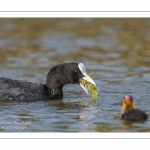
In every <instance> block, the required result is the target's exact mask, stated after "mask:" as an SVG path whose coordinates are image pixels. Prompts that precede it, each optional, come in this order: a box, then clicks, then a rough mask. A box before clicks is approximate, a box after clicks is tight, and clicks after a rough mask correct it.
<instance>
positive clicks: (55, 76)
mask: <svg viewBox="0 0 150 150" xmlns="http://www.w3.org/2000/svg"><path fill="white" fill-rule="evenodd" d="M81 79H84V80H86V81H88V82H90V83H92V84H94V85H96V84H95V82H94V81H93V80H92V79H91V78H90V77H89V76H88V75H87V73H86V68H85V66H84V65H83V64H82V63H73V62H72V63H63V64H59V65H57V66H55V67H53V68H52V69H50V71H49V72H48V75H47V79H46V83H45V84H42V83H33V82H27V81H20V80H12V79H8V78H0V100H46V99H62V98H63V91H62V89H63V86H64V85H66V84H80V86H81V87H82V88H83V89H84V90H85V91H86V92H87V93H88V89H87V88H86V86H85V85H84V84H83V83H81V82H80V80H81Z"/></svg>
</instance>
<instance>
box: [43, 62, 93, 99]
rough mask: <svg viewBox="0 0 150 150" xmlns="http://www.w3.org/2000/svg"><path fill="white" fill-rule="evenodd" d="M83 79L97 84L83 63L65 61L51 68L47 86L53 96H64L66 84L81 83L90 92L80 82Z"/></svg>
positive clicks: (84, 87) (83, 86) (82, 85)
mask: <svg viewBox="0 0 150 150" xmlns="http://www.w3.org/2000/svg"><path fill="white" fill-rule="evenodd" d="M81 79H84V80H86V81H88V82H90V83H92V84H94V85H96V84H95V82H94V81H93V79H92V78H91V77H89V76H88V75H87V72H86V68H85V66H84V65H83V64H82V63H63V64H60V65H57V66H55V67H53V68H52V69H50V71H49V73H48V75H47V80H46V87H47V88H48V92H49V95H50V97H51V98H62V97H63V92H62V88H63V86H64V85H65V84H79V85H80V86H81V87H82V88H83V89H84V90H85V91H86V92H87V93H88V89H87V88H86V86H85V85H84V84H83V83H82V82H80V80H81Z"/></svg>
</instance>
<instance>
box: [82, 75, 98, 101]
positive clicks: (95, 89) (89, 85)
mask: <svg viewBox="0 0 150 150" xmlns="http://www.w3.org/2000/svg"><path fill="white" fill-rule="evenodd" d="M92 73H93V72H92ZM92 73H90V74H89V76H91V75H92ZM80 82H81V83H82V84H83V85H85V86H87V88H88V90H89V91H90V92H91V93H92V99H94V100H97V99H98V90H99V88H98V87H97V86H95V85H94V84H92V83H90V82H88V81H86V80H84V79H81V80H80Z"/></svg>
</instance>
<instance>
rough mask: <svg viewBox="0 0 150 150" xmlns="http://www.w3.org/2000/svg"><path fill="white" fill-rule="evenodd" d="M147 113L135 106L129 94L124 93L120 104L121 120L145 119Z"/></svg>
mask: <svg viewBox="0 0 150 150" xmlns="http://www.w3.org/2000/svg"><path fill="white" fill-rule="evenodd" d="M147 118H148V117H147V114H146V113H145V112H143V111H141V110H139V109H137V108H136V107H135V104H134V103H133V99H132V96H131V95H126V96H125V97H124V100H123V105H122V115H121V119H123V120H131V121H137V120H147Z"/></svg>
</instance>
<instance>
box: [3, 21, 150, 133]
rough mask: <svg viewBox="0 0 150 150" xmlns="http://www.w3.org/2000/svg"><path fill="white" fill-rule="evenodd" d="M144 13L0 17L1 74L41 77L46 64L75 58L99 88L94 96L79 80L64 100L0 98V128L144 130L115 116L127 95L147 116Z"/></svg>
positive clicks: (149, 70)
mask: <svg viewBox="0 0 150 150" xmlns="http://www.w3.org/2000/svg"><path fill="white" fill-rule="evenodd" d="M149 43H150V19H146V18H145V19H144V18H143V19H138V18H136V19H133V18H130V19H119V18H118V19H115V18H107V19H105V18H103V19H102V18H97V19H92V18H80V19H69V18H68V19H65V18H57V19H54V18H53V19H52V18H46V19H40V18H38V19H32V18H31V19H19V18H18V19H15V18H10V19H9V18H8V19H2V18H1V19H0V77H8V78H12V79H19V80H25V81H32V82H42V83H45V80H46V75H47V73H48V71H49V69H50V68H51V67H53V66H55V65H57V64H60V63H64V62H82V63H84V65H85V66H86V68H87V72H88V73H90V72H92V71H93V74H92V78H93V79H94V80H95V82H96V84H97V85H98V87H99V88H100V91H99V98H98V100H97V101H93V100H92V98H91V95H88V94H86V93H85V92H84V91H83V89H82V88H81V87H80V86H79V85H66V86H65V87H64V89H63V91H64V98H63V100H49V101H36V102H34V101H27V102H25V101H23V102H22V101H20V102H19V101H5V102H4V101H0V112H1V116H0V124H1V125H0V131H1V132H37V131H38V132H149V131H150V125H149V124H150V119H148V121H147V122H137V123H128V122H124V121H122V120H120V119H119V116H120V112H121V105H122V100H123V97H124V95H125V94H128V93H129V94H131V95H132V96H133V98H134V102H135V103H136V105H138V106H139V108H141V109H142V110H144V111H145V112H146V113H147V114H148V116H149V117H150V91H149V87H150V84H149V81H150V44H149Z"/></svg>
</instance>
